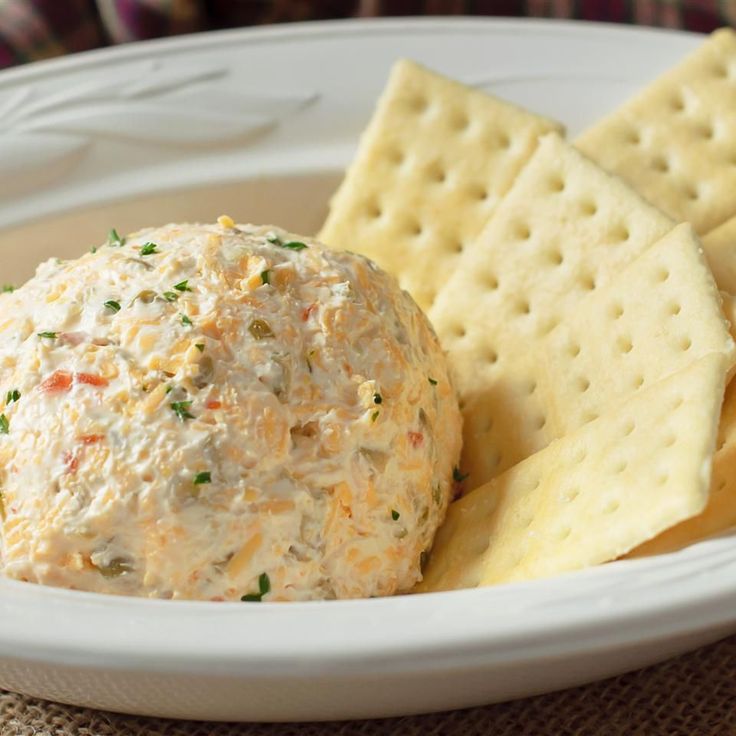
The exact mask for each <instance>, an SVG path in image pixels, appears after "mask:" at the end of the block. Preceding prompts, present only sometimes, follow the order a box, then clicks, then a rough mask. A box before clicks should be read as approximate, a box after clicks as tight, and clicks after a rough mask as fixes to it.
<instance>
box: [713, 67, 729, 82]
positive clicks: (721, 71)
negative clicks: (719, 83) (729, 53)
mask: <svg viewBox="0 0 736 736" xmlns="http://www.w3.org/2000/svg"><path fill="white" fill-rule="evenodd" d="M713 76H714V77H716V78H717V79H727V78H728V67H727V66H726V65H725V64H715V65H714V67H713Z"/></svg>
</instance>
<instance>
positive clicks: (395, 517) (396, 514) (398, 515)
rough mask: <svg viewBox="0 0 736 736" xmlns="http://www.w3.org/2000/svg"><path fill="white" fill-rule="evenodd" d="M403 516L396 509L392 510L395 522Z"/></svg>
mask: <svg viewBox="0 0 736 736" xmlns="http://www.w3.org/2000/svg"><path fill="white" fill-rule="evenodd" d="M400 516H401V514H400V513H399V512H398V511H397V510H396V509H391V518H392V519H393V520H394V521H398V520H399V517H400Z"/></svg>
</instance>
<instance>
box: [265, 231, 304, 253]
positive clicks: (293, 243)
mask: <svg viewBox="0 0 736 736" xmlns="http://www.w3.org/2000/svg"><path fill="white" fill-rule="evenodd" d="M266 240H267V241H268V242H269V243H271V244H272V245H278V246H279V248H288V249H289V250H304V249H305V248H306V247H307V244H306V243H302V242H301V241H300V240H287V241H286V242H284V241H283V240H281V238H280V237H279V236H278V235H274V234H271V235H268V236H267V237H266Z"/></svg>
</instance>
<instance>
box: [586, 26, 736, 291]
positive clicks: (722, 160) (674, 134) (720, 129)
mask: <svg viewBox="0 0 736 736" xmlns="http://www.w3.org/2000/svg"><path fill="white" fill-rule="evenodd" d="M576 145H577V146H578V148H580V150H581V151H583V152H584V153H586V154H587V155H589V156H590V157H591V158H592V159H593V160H594V161H596V162H597V163H599V164H600V165H601V166H602V167H603V168H605V169H607V170H609V171H612V172H613V173H615V174H618V175H619V176H621V177H622V178H624V179H625V180H626V181H628V182H629V183H630V184H631V186H633V187H634V188H635V189H636V190H637V191H639V192H640V193H641V194H643V195H644V196H645V197H646V198H647V199H649V200H650V201H651V202H653V203H654V204H655V205H657V206H658V207H659V208H661V209H662V210H663V211H664V212H666V213H667V214H669V215H670V216H671V217H673V218H675V219H676V220H680V221H683V220H685V221H688V222H691V223H692V224H693V225H694V227H695V229H696V231H697V232H698V233H700V234H704V233H707V232H708V231H710V230H712V229H713V228H715V227H716V226H717V225H720V224H721V223H722V222H724V221H725V220H727V219H728V218H730V217H731V216H733V215H734V213H736V197H734V191H736V32H734V31H732V30H730V29H722V30H720V31H716V32H715V33H714V34H712V35H711V36H710V38H709V39H708V40H707V41H706V42H705V43H704V44H703V45H702V46H700V48H698V49H697V50H696V51H695V52H694V53H693V54H691V55H690V56H688V57H687V58H685V60H684V61H682V62H681V63H680V64H679V65H678V66H676V67H674V68H673V69H671V70H670V71H669V72H666V73H665V74H663V75H662V76H661V77H659V78H658V79H657V80H655V81H654V82H653V83H652V84H651V85H649V86H648V87H647V88H645V89H644V90H643V91H642V92H640V93H639V94H638V95H636V96H635V97H634V98H632V99H631V100H629V101H628V102H626V103H625V104H624V105H622V106H621V107H620V108H619V109H618V110H616V111H614V112H613V113H611V114H610V115H609V116H608V117H605V118H603V119H602V120H601V121H600V122H598V123H596V124H595V125H594V126H593V127H592V128H590V129H589V130H587V131H585V132H584V133H583V134H582V135H581V136H580V137H579V138H578V140H577V142H576ZM721 286H722V288H724V287H723V285H721Z"/></svg>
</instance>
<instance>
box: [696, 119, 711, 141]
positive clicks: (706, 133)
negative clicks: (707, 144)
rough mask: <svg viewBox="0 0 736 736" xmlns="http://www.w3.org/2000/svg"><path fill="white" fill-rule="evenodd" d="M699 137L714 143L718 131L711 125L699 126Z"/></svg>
mask: <svg viewBox="0 0 736 736" xmlns="http://www.w3.org/2000/svg"><path fill="white" fill-rule="evenodd" d="M697 132H698V135H699V136H701V137H702V138H704V139H705V140H707V141H712V140H713V139H714V138H715V137H716V129H715V127H714V126H713V125H711V124H710V123H703V124H702V125H699V126H698V129H697Z"/></svg>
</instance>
